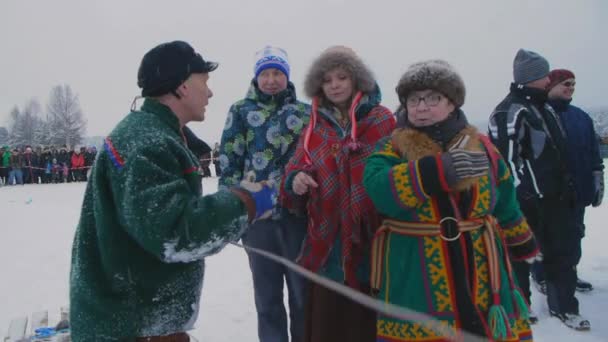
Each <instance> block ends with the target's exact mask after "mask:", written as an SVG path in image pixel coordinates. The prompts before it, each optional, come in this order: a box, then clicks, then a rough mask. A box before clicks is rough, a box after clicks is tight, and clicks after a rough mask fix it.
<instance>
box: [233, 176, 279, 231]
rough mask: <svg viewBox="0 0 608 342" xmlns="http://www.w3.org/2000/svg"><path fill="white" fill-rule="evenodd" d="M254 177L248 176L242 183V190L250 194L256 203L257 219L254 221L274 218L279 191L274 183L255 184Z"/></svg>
mask: <svg viewBox="0 0 608 342" xmlns="http://www.w3.org/2000/svg"><path fill="white" fill-rule="evenodd" d="M252 180H253V177H251V176H250V175H247V176H246V179H244V180H242V181H241V183H240V188H241V189H243V190H245V191H247V192H249V195H250V196H251V198H252V199H253V201H254V202H255V217H254V218H253V220H254V221H255V220H263V219H266V218H269V217H270V216H272V211H273V209H274V207H275V205H276V203H277V196H278V191H277V188H276V186H275V184H274V182H273V181H262V182H253V181H252Z"/></svg>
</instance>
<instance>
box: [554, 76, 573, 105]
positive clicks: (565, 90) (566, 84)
mask: <svg viewBox="0 0 608 342" xmlns="http://www.w3.org/2000/svg"><path fill="white" fill-rule="evenodd" d="M575 86H576V81H575V80H574V78H569V79H567V80H565V81H562V82H560V83H558V84H557V85H556V86H554V87H553V88H551V90H549V98H550V99H557V100H570V99H572V95H574V87H575Z"/></svg>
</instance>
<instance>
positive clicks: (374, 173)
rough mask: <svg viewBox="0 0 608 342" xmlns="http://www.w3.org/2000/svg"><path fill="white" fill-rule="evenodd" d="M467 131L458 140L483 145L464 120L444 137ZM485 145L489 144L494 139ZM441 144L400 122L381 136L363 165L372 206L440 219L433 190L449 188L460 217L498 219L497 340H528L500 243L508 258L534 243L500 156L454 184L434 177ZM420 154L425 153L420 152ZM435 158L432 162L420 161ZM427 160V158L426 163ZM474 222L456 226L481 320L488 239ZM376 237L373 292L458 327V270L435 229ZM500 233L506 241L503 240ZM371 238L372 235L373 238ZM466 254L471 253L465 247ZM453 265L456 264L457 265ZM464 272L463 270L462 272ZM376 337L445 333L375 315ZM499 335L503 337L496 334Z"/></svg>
mask: <svg viewBox="0 0 608 342" xmlns="http://www.w3.org/2000/svg"><path fill="white" fill-rule="evenodd" d="M464 135H468V136H469V137H470V139H469V140H468V143H467V144H466V146H465V148H466V149H468V150H477V151H479V150H485V146H484V144H483V143H482V141H481V140H480V138H479V134H478V133H477V131H476V129H475V128H473V127H471V126H467V127H466V128H465V129H463V130H461V131H460V132H459V133H458V134H457V135H456V136H455V137H454V138H453V139H452V140H451V142H450V143H449V144H448V146H451V145H453V144H454V143H455V142H456V141H459V139H460V138H462V136H464ZM491 148H494V147H493V146H492V147H491ZM442 152H443V151H442V147H441V146H440V145H439V144H438V143H436V142H435V141H434V140H432V139H431V138H430V137H428V136H427V135H426V134H424V133H422V132H420V131H417V130H414V129H412V128H399V129H396V130H395V131H394V132H393V135H392V137H390V138H386V139H385V140H384V141H383V142H381V143H380V145H379V147H378V149H377V151H376V152H375V153H374V154H372V155H371V156H370V157H369V158H368V160H367V165H366V168H365V173H364V180H363V183H364V186H365V189H366V191H367V193H368V194H369V196H370V198H371V199H372V201H373V202H374V204H375V206H376V208H377V210H378V211H379V212H380V213H381V214H383V215H385V217H388V218H390V219H393V220H399V221H407V222H414V223H420V222H423V223H439V221H440V220H441V218H442V217H441V214H440V212H439V207H438V200H437V197H436V196H435V195H434V194H437V193H438V192H441V191H443V192H445V193H452V195H453V196H454V198H456V201H457V203H458V207H459V208H461V212H463V219H465V220H472V219H484V218H488V217H495V218H496V219H497V221H498V223H499V225H500V229H499V230H498V232H499V234H498V235H497V236H496V239H495V242H496V245H497V246H498V250H499V252H500V256H501V257H500V267H499V268H500V273H501V280H500V284H501V286H500V292H499V296H500V302H501V304H502V306H503V307H504V309H505V311H506V313H507V315H508V317H509V321H508V323H509V324H508V325H509V328H508V334H509V336H508V338H505V339H504V341H530V340H531V339H532V334H531V331H530V328H529V326H528V323H527V320H525V319H522V318H521V317H520V316H519V315H518V311H517V309H516V308H517V305H516V302H515V298H514V294H513V291H514V290H516V288H514V283H513V279H512V278H510V277H508V276H507V273H508V267H509V266H508V265H507V263H508V261H507V260H506V259H508V258H507V257H506V256H505V248H506V249H507V250H509V253H510V254H511V256H512V257H513V258H514V259H515V260H522V259H525V258H528V257H530V256H532V255H535V254H536V253H537V247H536V243H535V240H534V237H533V234H532V233H531V231H530V229H529V227H528V224H527V223H526V221H525V219H524V217H523V216H522V213H521V211H520V209H519V206H518V204H517V200H516V197H515V188H514V186H513V180H512V177H511V175H510V172H509V169H508V167H507V166H506V164H505V162H504V160H503V159H502V158H501V157H500V156H499V155H498V154H495V155H494V156H495V158H496V159H495V161H496V162H497V163H496V167H495V169H494V170H492V169H491V170H489V171H488V172H487V174H486V175H484V176H482V177H479V178H474V179H469V180H467V181H465V182H460V183H458V184H457V185H456V186H454V187H453V189H449V188H447V183H445V182H441V181H440V179H441V178H442V173H443V170H442V169H441V162H440V159H441V158H440V154H441V153H442ZM425 158H426V159H425ZM429 158H435V160H436V161H437V162H436V163H427V162H426V161H429V160H430V159H429ZM429 165H433V167H434V169H433V170H431V169H430V168H429ZM484 229H486V228H480V229H477V230H474V231H471V232H466V233H462V237H461V238H460V242H461V243H462V245H463V246H465V244H468V245H469V247H466V248H463V249H465V250H466V251H467V252H465V254H464V255H465V256H466V258H468V259H467V260H468V263H467V262H466V261H465V264H468V265H469V266H468V269H467V271H468V273H469V278H468V279H471V281H472V284H470V286H471V288H472V291H471V297H472V299H473V302H474V303H473V307H475V308H476V310H477V312H478V314H479V316H480V317H482V321H484V322H483V323H484V324H485V331H486V332H487V334H488V335H491V333H490V329H489V327H488V324H487V317H488V311H489V309H490V306H491V305H492V304H493V303H492V300H493V296H492V291H491V287H490V278H489V277H490V276H489V266H488V253H487V250H488V246H487V245H486V242H485V240H484V238H483V234H482V232H483V230H484ZM380 238H381V239H383V240H382V241H383V246H382V248H379V249H377V250H376V249H375V250H374V251H373V255H372V279H377V280H378V282H377V283H375V284H374V283H373V284H372V285H376V288H377V291H378V297H379V299H381V300H383V301H386V302H389V303H392V304H396V305H399V306H403V307H406V308H409V309H412V310H416V311H419V312H424V313H427V314H429V315H431V316H433V317H434V318H436V319H438V320H440V321H441V322H442V323H445V324H446V325H447V326H448V329H454V328H460V327H461V323H462V322H461V321H459V315H458V308H457V307H456V306H457V300H456V296H457V295H458V293H457V291H456V289H455V288H454V280H455V279H456V278H457V277H462V276H463V274H461V273H457V270H455V269H454V268H453V267H452V262H451V261H450V255H449V253H448V248H447V244H448V242H447V241H445V240H444V239H442V238H441V237H440V236H438V235H434V236H430V235H428V236H412V235H406V234H401V233H398V232H395V231H388V232H387V233H386V234H384V235H382V236H380V235H378V234H377V235H376V237H375V239H380ZM502 241H506V244H505V243H503V242H502ZM375 242H376V241H375ZM469 252H470V253H472V254H470V253H469ZM458 272H459V271H458ZM464 274H467V273H464ZM377 340H378V341H386V342H388V341H391V342H396V341H445V340H447V339H446V338H445V336H442V335H440V334H438V333H436V332H434V331H432V330H429V329H427V328H425V327H423V326H421V325H420V324H419V323H416V322H411V321H404V320H400V319H397V318H392V317H387V316H382V315H380V316H379V320H378V331H377ZM499 340H502V339H499Z"/></svg>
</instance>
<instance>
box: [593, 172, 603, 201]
mask: <svg viewBox="0 0 608 342" xmlns="http://www.w3.org/2000/svg"><path fill="white" fill-rule="evenodd" d="M593 188H594V189H595V193H594V195H593V202H591V205H593V206H594V207H599V206H600V205H601V204H602V200H603V199H604V171H593Z"/></svg>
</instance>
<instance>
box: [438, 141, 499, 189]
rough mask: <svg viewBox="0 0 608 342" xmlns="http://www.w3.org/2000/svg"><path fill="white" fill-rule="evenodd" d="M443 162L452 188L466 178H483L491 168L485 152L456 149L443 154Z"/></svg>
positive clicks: (447, 179)
mask: <svg viewBox="0 0 608 342" xmlns="http://www.w3.org/2000/svg"><path fill="white" fill-rule="evenodd" d="M441 161H442V162H443V166H444V171H445V176H446V181H447V182H448V186H450V187H451V186H453V185H454V184H456V183H458V182H459V181H461V180H463V179H465V178H474V177H481V176H483V175H484V174H486V172H487V171H488V169H489V168H490V160H489V159H488V155H487V154H486V152H485V151H468V150H465V149H461V148H455V149H452V150H450V151H448V152H446V153H443V154H442V155H441Z"/></svg>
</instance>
